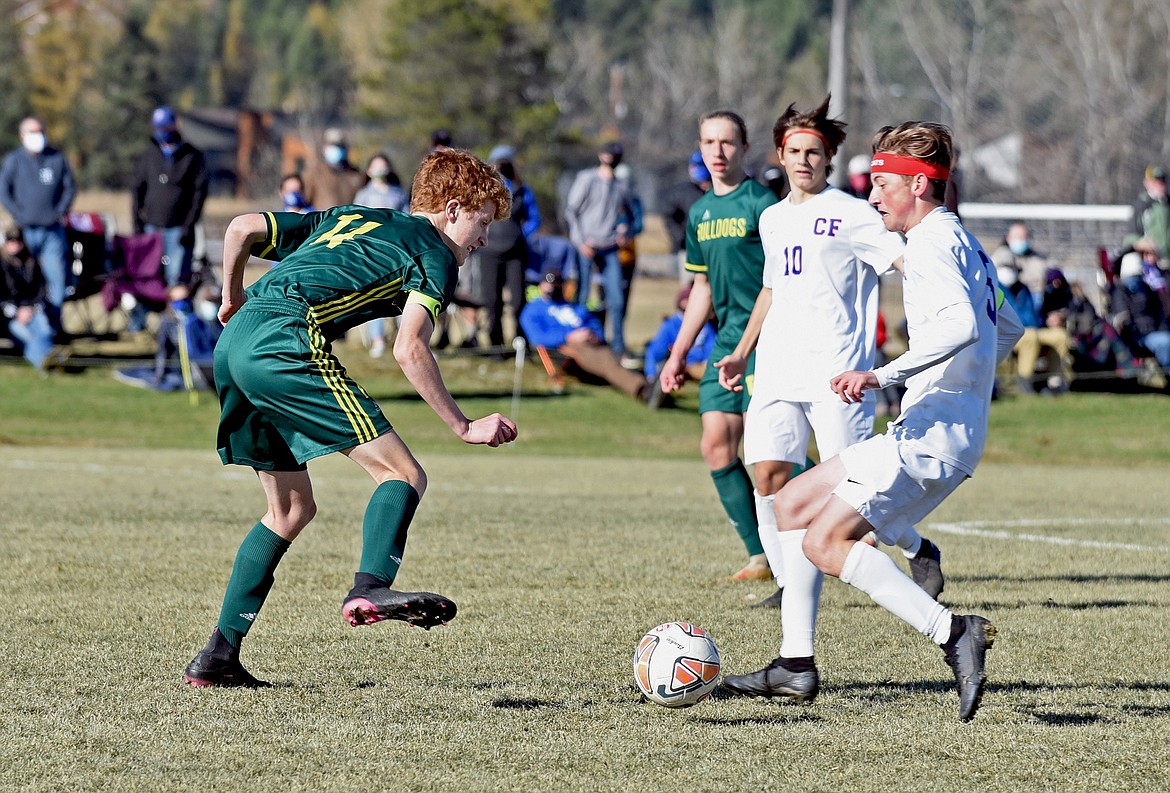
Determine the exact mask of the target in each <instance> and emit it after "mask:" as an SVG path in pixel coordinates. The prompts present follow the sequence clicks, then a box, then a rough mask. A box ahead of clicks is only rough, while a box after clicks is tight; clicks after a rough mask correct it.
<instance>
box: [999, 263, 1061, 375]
mask: <svg viewBox="0 0 1170 793" xmlns="http://www.w3.org/2000/svg"><path fill="white" fill-rule="evenodd" d="M996 274H997V275H998V277H999V285H1000V287H1001V288H1002V289H1003V291H1004V294H1005V295H1006V296H1007V299H1009V300H1011V302H1012V308H1014V309H1015V310H1016V314H1018V315H1019V317H1020V322H1021V323H1022V324H1023V326H1024V335H1023V336H1022V337H1021V338H1020V340H1019V341H1018V342H1016V346H1015V350H1014V351H1015V354H1016V386H1017V388H1018V390H1019V393H1020V394H1024V395H1026V394H1035V393H1036V387H1035V384H1034V383H1033V377H1034V376H1035V373H1036V362H1037V361H1039V360H1040V351H1041V349H1043V348H1044V347H1048V348H1049V349H1051V350H1053V351H1054V352H1055V353H1056V355H1057V356H1058V357H1059V359H1060V367H1061V375H1060V377H1059V379H1061V382H1054V385H1055V388H1053V389H1052V390H1054V391H1060V390H1064V389H1066V388H1067V387H1068V383H1070V382H1071V381H1072V353H1071V352H1070V348H1071V342H1070V339H1069V333H1068V328H1066V327H1065V317H1066V312H1065V311H1060V310H1056V311H1051V312H1049V313H1048V314H1047V315H1046V314H1044V313H1042V311H1041V306H1042V302H1041V303H1037V302H1036V300H1035V298H1034V297H1033V294H1032V291H1031V289H1029V287H1028V286H1027V284H1025V283H1023V282H1022V281H1021V280H1020V271H1019V270H1018V269H1017V268H1016V267H1014V266H1012V265H1001V266H999V267H997V268H996ZM1041 297H1042V298H1043V294H1042V295H1041ZM1064 308H1066V309H1067V303H1066V304H1065V306H1064ZM1053 377H1054V378H1055V377H1057V376H1056V375H1053Z"/></svg>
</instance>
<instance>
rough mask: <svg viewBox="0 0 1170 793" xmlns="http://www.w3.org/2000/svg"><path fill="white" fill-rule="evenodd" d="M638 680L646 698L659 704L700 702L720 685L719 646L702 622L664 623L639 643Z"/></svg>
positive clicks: (673, 705)
mask: <svg viewBox="0 0 1170 793" xmlns="http://www.w3.org/2000/svg"><path fill="white" fill-rule="evenodd" d="M634 681H635V683H637V685H638V690H639V691H641V692H642V694H643V695H645V697H646V699H648V700H650V701H651V702H656V703H658V704H659V705H665V706H666V707H668V708H685V707H688V706H690V705H694V704H697V703H699V702H702V701H703V700H704V699H706V698H707V697H709V696H711V692H712V691H714V690H715V686H716V685H718V684H719V648H717V647H716V646H715V642H714V641H713V640H712V639H711V637H710V636H708V635H707V632H706V631H704V630H703V629H702V628H700V627H699V626H698V625H692V624H691V623H689V622H664V623H663V624H661V625H658V626H656V627H654V628H651V629H650V630H649V631H647V632H646V635H645V636H643V637H642V640H641V641H639V642H638V649H637V651H636V652H635V653H634Z"/></svg>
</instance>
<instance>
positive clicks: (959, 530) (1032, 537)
mask: <svg viewBox="0 0 1170 793" xmlns="http://www.w3.org/2000/svg"><path fill="white" fill-rule="evenodd" d="M1168 524H1170V518H1149V519H1146V518H1049V519H1046V520H1042V519H1039V518H1030V519H1025V520H969V521H962V522H959V523H931V524H929V526H928V527H927V529H928V531H929V532H934V531H938V532H942V533H943V534H958V535H962V536H965V537H986V538H988V539H993V540H1015V541H1018V542H1039V543H1047V544H1048V545H1071V546H1075V547H1078V548H1098V549H1108V550H1117V551H1144V552H1153V553H1170V547H1167V546H1165V545H1137V544H1134V543H1128V542H1106V541H1104V540H1078V539H1074V538H1072V537H1054V536H1052V535H1049V534H1030V533H1018V532H1012V531H1004V530H1003V529H993V528H990V527H1004V528H1027V527H1029V526H1054V525H1065V526H1086V525H1090V526H1102V527H1104V526H1142V525H1163V526H1164V525H1168ZM985 527H988V528H985Z"/></svg>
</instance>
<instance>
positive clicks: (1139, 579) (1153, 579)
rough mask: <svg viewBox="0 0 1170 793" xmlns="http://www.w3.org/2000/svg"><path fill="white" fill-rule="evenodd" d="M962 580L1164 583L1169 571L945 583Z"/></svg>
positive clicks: (1169, 579)
mask: <svg viewBox="0 0 1170 793" xmlns="http://www.w3.org/2000/svg"><path fill="white" fill-rule="evenodd" d="M959 581H961V582H963V583H971V584H1040V583H1045V582H1051V583H1066V582H1067V583H1073V584H1099V583H1104V584H1110V583H1118V584H1126V583H1132V584H1165V583H1167V582H1170V573H1164V574H1158V575H1155V574H1152V573H1133V574H1130V575H1115V574H1100V575H1084V574H1079V573H1070V574H1068V575H1028V576H1004V575H986V576H979V575H974V576H955V577H954V578H951V577H949V576H948V577H947V583H952V582H959Z"/></svg>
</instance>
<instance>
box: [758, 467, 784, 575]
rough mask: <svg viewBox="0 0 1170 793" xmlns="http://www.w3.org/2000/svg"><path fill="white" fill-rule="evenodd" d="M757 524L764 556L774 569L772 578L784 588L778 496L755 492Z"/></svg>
mask: <svg viewBox="0 0 1170 793" xmlns="http://www.w3.org/2000/svg"><path fill="white" fill-rule="evenodd" d="M754 495H755V497H756V522H757V523H759V525H760V529H759V531H760V545H762V546H764V554H765V555H767V557H768V566H769V567H771V568H772V577H773V578H775V579H776V588H777V589H783V588H784V553H783V549H782V548H781V546H780V528H779V527H778V526H777V525H776V511H775V509H774V508H773V507H774V500H775V498H776V494H775V493H772V494H771V495H767V496H761V495H760V491H758V490H757V491H755V493H754Z"/></svg>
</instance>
